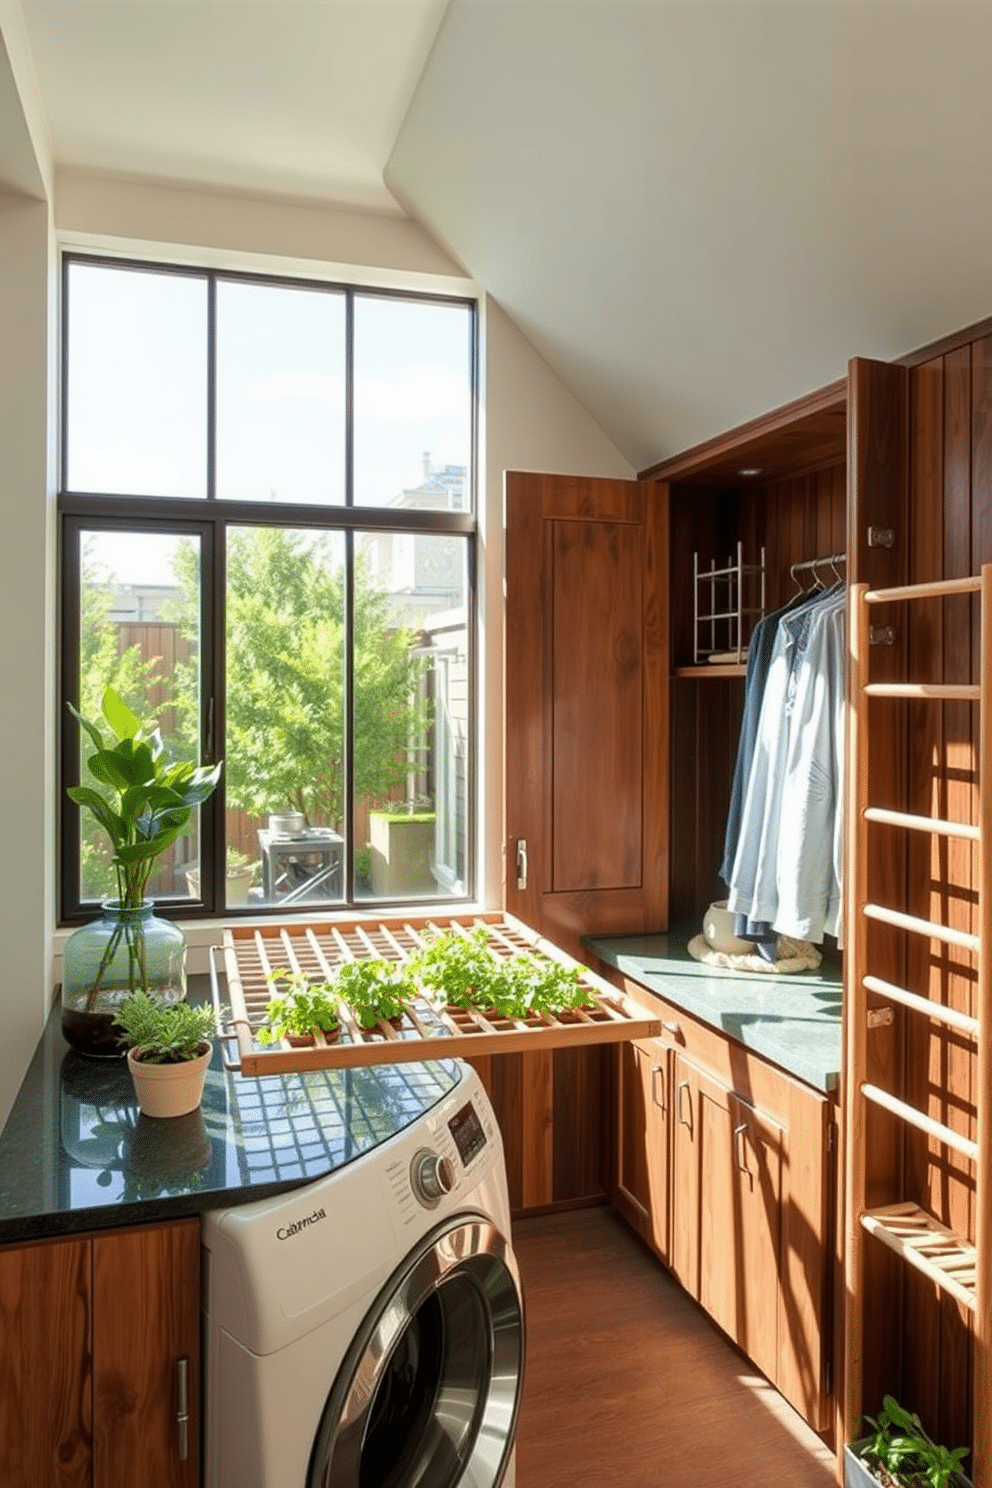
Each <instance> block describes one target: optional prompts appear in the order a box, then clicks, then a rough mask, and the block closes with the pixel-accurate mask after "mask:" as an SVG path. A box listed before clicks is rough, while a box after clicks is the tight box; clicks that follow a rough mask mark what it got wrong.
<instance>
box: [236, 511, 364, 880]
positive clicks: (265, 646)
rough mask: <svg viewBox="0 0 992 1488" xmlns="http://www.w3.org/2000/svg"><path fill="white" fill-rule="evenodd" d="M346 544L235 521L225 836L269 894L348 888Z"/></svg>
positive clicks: (337, 538)
mask: <svg viewBox="0 0 992 1488" xmlns="http://www.w3.org/2000/svg"><path fill="white" fill-rule="evenodd" d="M344 556H345V554H344V537H343V535H342V534H340V533H315V532H312V531H310V532H307V531H296V530H293V529H289V528H282V527H232V528H230V529H229V531H228V554H227V736H226V747H225V761H226V763H225V771H226V778H227V812H228V814H227V846H228V849H229V851H230V850H231V849H235V850H236V851H239V852H241V853H244V854H245V855H246V856H247V857H248V858H249V859H250V860H258V861H259V864H260V873H259V878H260V882H259V884H258V885H257V890H258V892H257V894H256V896H255V897H258V898H261V899H263V900H264V901H265V902H266V903H268V904H279V905H286V906H293V905H298V904H301V903H303V902H304V901H305V902H306V903H314V902H322V901H327V900H330V901H334V900H339V899H340V898H341V897H342V894H343V884H342V852H343V840H342V831H343V821H344V806H343V800H344V798H343V789H344V784H343V780H344V777H343V767H344V749H345V742H344V634H345V631H344V588H345V586H344ZM270 817H278V818H281V819H282V820H281V821H278V822H271V823H270ZM270 828H271V830H270Z"/></svg>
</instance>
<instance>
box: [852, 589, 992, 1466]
mask: <svg viewBox="0 0 992 1488" xmlns="http://www.w3.org/2000/svg"><path fill="white" fill-rule="evenodd" d="M962 594H965V595H966V594H978V595H980V601H981V626H980V634H981V646H980V663H981V682H980V684H979V685H961V684H940V683H910V682H902V683H899V682H897V683H891V682H890V683H872V682H870V681H869V680H868V673H869V643H870V628H869V624H868V614H869V609H870V607H871V606H873V605H877V604H893V603H896V602H903V601H906V602H912V601H914V600H920V599H944V598H947V597H949V596H951V595H962ZM849 637H850V640H849V644H850V651H851V702H852V706H851V709H850V712H849V729H848V750H849V754H848V793H849V807H850V810H849V814H848V820H849V821H850V822H851V831H850V836H849V843H848V885H849V889H848V892H849V894H850V900H849V904H850V912H849V914H848V951H847V971H846V983H847V985H846V989H845V1000H846V1003H847V1032H846V1042H847V1048H846V1060H845V1105H846V1124H847V1171H846V1230H847V1236H846V1239H847V1245H846V1295H847V1305H846V1334H845V1337H846V1343H845V1354H846V1359H845V1400H844V1405H845V1410H844V1419H845V1424H846V1429H847V1435H848V1436H849V1437H857V1436H859V1435H860V1434H861V1432H860V1429H859V1428H860V1425H861V1422H862V1409H863V1400H862V1389H863V1380H862V1352H863V1338H864V1295H863V1291H864V1246H865V1236H866V1235H868V1234H870V1235H873V1236H875V1237H876V1238H877V1239H878V1240H880V1241H881V1242H882V1244H883V1245H886V1246H887V1247H888V1248H889V1249H890V1250H893V1251H895V1252H896V1253H897V1254H898V1255H900V1256H901V1257H902V1258H903V1259H904V1260H905V1261H906V1262H907V1263H908V1264H909V1265H911V1266H913V1267H915V1269H916V1270H917V1271H920V1272H922V1273H923V1274H924V1275H925V1276H927V1277H928V1278H929V1279H930V1280H931V1281H932V1282H934V1283H935V1285H936V1286H937V1287H939V1288H941V1289H942V1290H943V1291H945V1292H947V1293H948V1294H949V1295H950V1296H952V1297H954V1298H956V1299H957V1301H958V1302H960V1303H962V1304H963V1305H964V1306H965V1307H967V1308H968V1309H969V1310H970V1312H971V1313H972V1318H973V1334H974V1350H975V1357H974V1369H973V1378H974V1454H973V1456H972V1459H971V1466H972V1477H973V1481H974V1484H975V1488H992V1391H990V1387H989V1381H990V1379H992V1141H990V1139H989V1134H988V1132H987V1130H986V1128H987V1125H988V1121H989V1117H990V1113H992V888H990V887H989V885H988V879H989V876H990V875H992V705H989V703H988V702H987V700H986V699H987V697H988V689H989V688H992V564H990V565H986V566H985V567H984V568H983V569H982V572H981V575H980V576H976V577H974V578H967V579H951V580H944V581H935V582H933V583H925V584H911V585H903V586H900V587H898V588H890V589H879V590H871V589H869V588H868V586H867V585H866V584H858V585H856V586H854V587H853V588H852V590H851V613H850V625H849ZM871 698H897V699H904V700H910V701H912V700H918V699H936V700H942V701H947V700H967V701H971V702H977V703H979V705H980V723H979V734H978V740H979V746H978V747H979V820H978V822H977V823H964V822H952V821H943V820H940V819H938V818H936V817H934V818H931V817H923V816H916V815H911V814H909V813H907V812H901V811H893V810H890V809H888V808H883V807H879V806H872V805H871V804H870V803H869V799H868V792H869V783H868V781H869V769H868V756H869V748H870V740H869V732H868V707H869V700H870V699H871ZM871 822H875V823H880V824H884V825H887V826H892V827H897V828H902V829H905V830H906V831H908V832H929V833H931V834H933V835H935V836H942V837H958V838H961V839H964V840H966V841H969V842H977V843H978V847H979V873H978V886H979V892H978V927H979V928H978V934H977V935H972V934H968V933H966V932H964V931H960V930H955V929H953V928H952V927H950V926H947V925H943V924H940V923H937V922H934V921H930V920H925V919H920V918H918V917H917V916H915V915H908V914H904V913H902V912H901V911H898V910H895V909H892V908H890V907H888V906H886V905H881V904H872V903H869V902H868V842H867V838H868V831H867V824H868V823H871ZM873 920H874V921H876V922H881V923H883V924H886V925H889V926H892V927H894V928H896V929H899V930H903V931H905V932H907V933H908V934H912V935H921V936H925V937H928V938H931V939H935V940H939V941H942V942H943V943H945V944H951V945H955V946H958V947H962V948H964V949H965V950H967V951H969V952H970V953H971V954H972V955H974V956H975V957H976V958H977V975H978V990H977V1017H974V1018H973V1017H970V1016H969V1015H968V1014H966V1013H963V1012H960V1011H959V1010H957V1009H954V1008H947V1007H944V1006H942V1005H941V1004H939V1003H937V1002H935V1001H933V1000H932V999H930V998H928V997H921V996H920V995H919V994H918V993H916V992H913V991H911V990H909V989H907V988H903V987H897V986H895V985H893V984H892V983H891V982H889V981H885V980H883V979H882V978H880V977H877V976H873V975H872V974H871V972H870V969H869V966H868V926H869V922H870V921H873ZM869 993H874V994H876V995H881V996H883V997H885V998H886V999H887V1000H890V1001H892V1002H896V1003H898V1004H900V1005H901V1006H904V1007H906V1008H907V1009H909V1010H910V1011H911V1012H913V1013H914V1014H917V1015H922V1016H924V1017H927V1018H930V1019H932V1020H934V1021H936V1022H941V1023H943V1024H945V1025H948V1026H950V1027H952V1028H954V1029H955V1030H957V1031H958V1032H959V1033H963V1034H965V1035H966V1036H968V1037H970V1038H972V1039H974V1040H975V1044H976V1055H977V1065H978V1095H977V1130H978V1133H979V1140H978V1141H972V1140H971V1139H970V1138H968V1137H966V1136H963V1135H962V1134H961V1133H960V1132H957V1131H954V1130H953V1129H952V1128H950V1127H948V1126H945V1125H943V1124H942V1123H941V1122H938V1121H935V1120H934V1119H933V1118H932V1117H931V1116H929V1115H928V1114H927V1113H926V1112H925V1111H920V1110H918V1109H917V1108H916V1107H914V1106H912V1105H910V1104H908V1103H907V1102H906V1101H903V1100H901V1099H899V1098H898V1097H896V1096H894V1095H892V1094H891V1093H890V1092H888V1091H885V1090H882V1089H880V1088H879V1087H878V1086H877V1085H873V1084H871V1083H870V1082H869V1080H868V1077H867V1047H868V1028H869V1026H870V1020H869V1008H868V994H869ZM869 1105H874V1106H876V1107H879V1108H881V1109H883V1110H885V1111H887V1112H889V1113H890V1114H892V1115H894V1116H895V1117H897V1118H898V1119H899V1120H901V1121H903V1122H905V1123H907V1124H908V1125H910V1126H912V1127H914V1128H915V1129H917V1130H919V1131H922V1132H924V1133H926V1135H928V1136H929V1137H931V1138H934V1139H936V1140H937V1141H939V1142H941V1143H943V1144H945V1145H947V1146H949V1147H953V1148H954V1150H955V1151H958V1152H961V1153H963V1154H964V1155H965V1156H966V1157H967V1158H968V1159H969V1160H970V1161H971V1162H973V1163H974V1165H975V1216H976V1220H975V1231H976V1233H975V1243H974V1244H972V1243H970V1241H969V1240H968V1239H967V1237H965V1236H960V1235H956V1234H954V1233H953V1232H952V1231H951V1230H949V1229H947V1228H946V1227H945V1226H944V1225H942V1224H940V1223H938V1222H937V1220H935V1219H934V1218H933V1216H932V1215H930V1214H928V1213H927V1212H926V1211H925V1210H924V1209H923V1208H922V1207H921V1206H920V1205H918V1204H916V1203H899V1204H889V1205H886V1206H885V1207H882V1208H876V1209H868V1208H867V1205H866V1118H867V1109H868V1106H869Z"/></svg>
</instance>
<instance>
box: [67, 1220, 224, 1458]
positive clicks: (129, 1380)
mask: <svg viewBox="0 0 992 1488" xmlns="http://www.w3.org/2000/svg"><path fill="white" fill-rule="evenodd" d="M92 1243H93V1410H94V1441H93V1459H94V1472H93V1485H94V1488H122V1485H123V1484H127V1485H128V1488H195V1485H196V1484H198V1483H199V1481H200V1416H199V1402H200V1224H199V1221H198V1220H196V1219H189V1220H181V1221H178V1222H177V1223H175V1224H164V1225H148V1226H144V1227H141V1228H138V1229H133V1230H115V1231H111V1232H108V1233H107V1234H105V1235H97V1236H96V1237H95V1238H94V1240H93V1242H92ZM183 1361H185V1366H184V1364H183ZM184 1368H185V1375H186V1380H185V1401H184V1400H183V1398H182V1397H183V1390H182V1386H181V1377H182V1374H183V1370H184ZM184 1403H185V1406H186V1414H187V1415H188V1421H187V1423H186V1425H185V1431H184V1427H183V1423H182V1421H181V1419H180V1418H181V1416H182V1414H183V1411H182V1409H181V1407H182V1405H183V1404H184Z"/></svg>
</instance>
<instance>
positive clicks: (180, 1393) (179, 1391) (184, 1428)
mask: <svg viewBox="0 0 992 1488" xmlns="http://www.w3.org/2000/svg"><path fill="white" fill-rule="evenodd" d="M176 1436H177V1438H178V1440H177V1447H178V1451H179V1461H180V1462H185V1461H186V1459H187V1458H188V1456H189V1359H187V1358H182V1359H177V1360H176Z"/></svg>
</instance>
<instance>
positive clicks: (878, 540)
mask: <svg viewBox="0 0 992 1488" xmlns="http://www.w3.org/2000/svg"><path fill="white" fill-rule="evenodd" d="M895 545H896V535H895V532H894V531H893V530H892V528H891V527H869V528H868V546H869V547H870V548H894V547H895Z"/></svg>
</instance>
